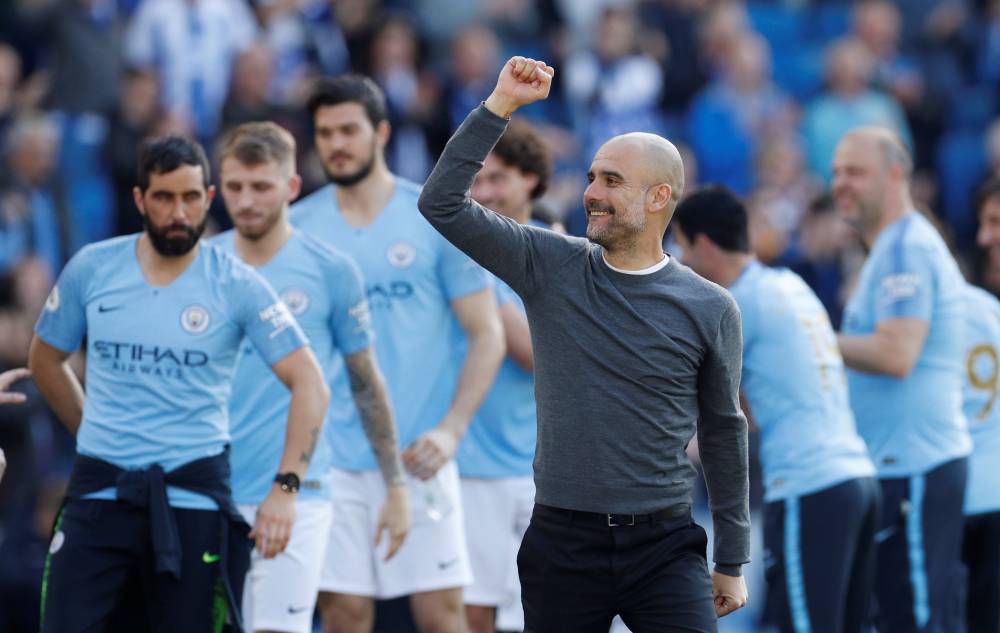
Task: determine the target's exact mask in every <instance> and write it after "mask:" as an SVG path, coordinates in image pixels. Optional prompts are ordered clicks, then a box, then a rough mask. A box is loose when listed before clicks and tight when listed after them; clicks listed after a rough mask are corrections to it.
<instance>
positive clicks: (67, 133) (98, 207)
mask: <svg viewBox="0 0 1000 633" xmlns="http://www.w3.org/2000/svg"><path fill="white" fill-rule="evenodd" d="M24 19H25V20H26V23H27V24H26V26H27V28H29V29H30V30H31V31H32V32H33V33H34V34H35V37H36V38H37V41H38V42H39V50H40V51H41V53H42V56H41V61H42V64H41V66H42V71H43V72H44V74H45V76H46V77H47V81H46V96H45V100H44V104H45V105H46V107H47V108H49V109H51V110H52V111H53V114H54V116H53V117H52V120H53V121H54V122H55V123H56V124H57V125H58V126H59V139H60V147H59V167H58V169H59V174H60V178H61V181H62V183H63V184H64V186H65V195H66V204H67V206H68V207H69V208H70V209H71V210H72V212H73V215H74V217H75V218H76V219H77V220H78V222H77V225H76V226H75V227H74V230H73V231H71V232H70V233H69V240H70V241H69V242H68V243H67V244H66V253H65V255H66V256H67V257H68V256H70V255H72V254H73V253H74V252H76V251H77V250H78V249H80V248H82V247H83V246H84V245H85V244H88V243H90V242H93V241H97V240H101V239H105V238H107V237H110V236H111V235H113V232H114V229H115V209H114V197H113V195H112V185H111V178H110V174H109V171H108V168H107V165H106V163H105V162H104V161H103V160H102V158H103V155H104V150H105V144H106V142H107V137H108V117H109V115H110V114H111V113H112V112H113V111H114V108H115V105H116V104H117V102H118V91H119V85H118V83H119V82H118V77H119V75H120V72H121V37H122V20H121V19H120V18H119V17H118V8H117V4H116V2H115V0H35V1H34V2H32V3H30V4H28V5H26V10H25V12H24Z"/></svg>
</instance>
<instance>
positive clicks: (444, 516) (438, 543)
mask: <svg viewBox="0 0 1000 633" xmlns="http://www.w3.org/2000/svg"><path fill="white" fill-rule="evenodd" d="M431 481H432V482H435V483H432V484H430V485H428V484H426V483H425V482H420V481H418V480H416V479H414V478H412V477H409V476H407V488H408V489H409V492H410V515H411V518H412V521H411V525H410V533H409V535H407V537H406V541H404V542H403V546H402V547H401V548H399V551H398V552H396V555H395V556H393V557H392V559H390V560H389V561H384V560H383V558H385V553H386V551H387V548H388V546H389V542H388V541H389V539H388V535H387V534H383V535H382V544H381V545H380V546H379V548H378V551H376V550H375V528H376V527H377V526H378V513H379V511H380V510H381V509H382V504H383V503H384V502H385V483H384V482H383V481H382V474H381V473H380V472H378V471H362V472H353V471H347V470H340V469H338V468H334V469H333V472H332V479H331V488H332V490H333V523H332V524H331V526H330V542H329V546H328V547H327V550H326V563H325V564H324V566H323V575H322V580H321V581H320V585H319V587H320V591H325V592H331V593H343V594H350V595H356V596H370V597H374V598H383V599H388V598H397V597H399V596H406V595H409V594H413V593H422V592H425V591H436V590H439V589H452V588H455V587H464V586H466V585H468V584H469V583H470V582H471V581H472V574H471V572H470V571H469V555H468V552H467V551H466V547H465V529H464V524H463V519H462V501H461V494H460V493H459V489H458V469H457V468H456V467H455V463H454V462H448V463H447V464H445V465H444V466H443V467H442V468H441V470H440V471H439V472H438V474H437V477H436V478H435V479H434V480H431ZM431 486H439V489H440V491H441V492H440V493H439V494H438V495H437V497H440V498H435V499H433V500H431V501H430V502H429V501H428V496H429V495H428V492H429V491H431V490H433V488H432V487H431ZM432 496H433V495H432ZM432 514H434V515H435V516H438V519H437V520H434V519H433V518H431V515H432Z"/></svg>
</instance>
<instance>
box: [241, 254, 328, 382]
mask: <svg viewBox="0 0 1000 633" xmlns="http://www.w3.org/2000/svg"><path fill="white" fill-rule="evenodd" d="M227 290H228V292H227V294H228V296H229V297H231V298H232V301H233V307H234V309H235V314H234V319H235V320H236V322H237V323H239V325H240V327H242V329H243V333H244V335H245V336H246V337H247V338H248V339H250V342H251V343H252V344H253V346H254V347H255V348H256V349H257V352H258V353H259V354H260V356H261V358H263V359H264V362H265V363H267V364H268V365H269V366H270V365H274V364H275V363H277V362H278V361H279V360H281V359H282V358H284V357H285V356H287V355H289V354H291V353H292V352H294V351H295V350H297V349H299V348H300V347H304V346H305V345H307V344H308V341H307V340H306V335H305V333H303V332H302V328H301V327H299V324H298V322H297V321H296V320H295V317H294V316H292V313H291V311H290V310H289V309H288V306H286V305H285V303H284V302H283V301H281V299H279V298H278V295H277V294H275V292H274V289H273V288H271V285H270V284H268V283H267V281H266V280H265V279H264V278H263V277H261V276H260V275H259V274H258V273H257V272H256V271H255V270H252V269H251V268H249V267H248V266H241V269H240V270H238V271H237V272H235V273H234V275H233V278H232V280H231V287H230V288H228V289H227Z"/></svg>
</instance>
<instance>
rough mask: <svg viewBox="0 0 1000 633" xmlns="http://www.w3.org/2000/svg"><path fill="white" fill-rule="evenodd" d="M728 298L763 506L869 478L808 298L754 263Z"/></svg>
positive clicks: (829, 333)
mask: <svg viewBox="0 0 1000 633" xmlns="http://www.w3.org/2000/svg"><path fill="white" fill-rule="evenodd" d="M729 291H730V292H731V293H732V295H733V298H734V299H736V303H738V304H739V306H740V313H741V314H742V315H743V378H742V383H741V389H742V390H743V393H744V394H745V395H746V399H747V402H748V403H749V404H750V410H751V413H752V414H753V420H754V422H755V423H756V424H757V427H758V428H759V429H760V434H761V463H762V465H763V469H764V491H765V492H764V499H765V500H766V501H768V502H770V501H778V500H781V499H786V498H788V497H797V496H802V495H807V494H811V493H813V492H817V491H819V490H823V489H825V488H829V487H831V486H835V485H837V484H839V483H842V482H844V481H847V480H849V479H855V478H857V477H872V476H874V475H875V467H874V466H873V465H872V462H871V459H869V457H868V450H867V449H866V447H865V443H864V440H862V439H861V437H860V436H859V435H858V433H857V430H856V429H855V426H854V416H853V415H852V414H851V408H850V404H849V402H848V399H847V378H846V376H845V374H844V363H843V360H842V359H841V357H840V351H839V350H838V349H837V338H836V336H835V335H834V332H833V327H832V326H831V325H830V320H829V318H828V317H827V314H826V310H824V309H823V304H822V303H820V301H819V299H817V298H816V295H815V294H814V293H813V291H812V290H811V289H810V288H809V286H807V285H806V283H805V282H804V281H802V279H801V278H800V277H799V276H798V275H796V274H795V273H793V272H791V271H789V270H785V269H772V268H768V267H766V266H763V265H761V264H759V263H757V262H751V263H750V264H749V265H748V266H747V267H746V268H745V269H744V270H743V273H742V274H741V275H740V277H739V279H737V280H736V282H735V283H734V284H733V285H732V286H731V287H730V288H729Z"/></svg>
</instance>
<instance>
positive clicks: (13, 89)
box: [0, 43, 21, 147]
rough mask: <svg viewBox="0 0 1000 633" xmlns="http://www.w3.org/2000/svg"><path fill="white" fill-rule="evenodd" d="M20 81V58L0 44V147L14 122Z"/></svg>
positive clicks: (6, 46) (8, 47) (14, 51)
mask: <svg viewBox="0 0 1000 633" xmlns="http://www.w3.org/2000/svg"><path fill="white" fill-rule="evenodd" d="M20 81H21V56H20V55H18V54H17V51H16V50H14V48H13V47H12V46H9V45H7V44H3V43H0V147H3V146H4V142H5V139H6V136H7V130H8V129H9V128H10V124H11V123H12V122H13V121H14V109H15V106H16V103H15V99H16V97H17V85H18V83H19V82H20Z"/></svg>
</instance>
